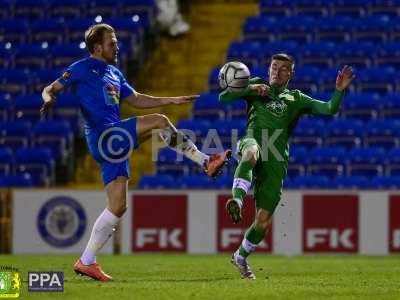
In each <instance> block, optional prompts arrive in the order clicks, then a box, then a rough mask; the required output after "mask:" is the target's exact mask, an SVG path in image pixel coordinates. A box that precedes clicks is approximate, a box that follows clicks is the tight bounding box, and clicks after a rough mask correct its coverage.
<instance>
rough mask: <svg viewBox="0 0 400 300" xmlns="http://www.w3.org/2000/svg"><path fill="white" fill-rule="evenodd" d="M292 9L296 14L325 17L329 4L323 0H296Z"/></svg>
mask: <svg viewBox="0 0 400 300" xmlns="http://www.w3.org/2000/svg"><path fill="white" fill-rule="evenodd" d="M294 11H295V14H296V15H302V16H312V17H326V16H327V15H328V14H329V6H327V5H326V2H325V1H323V0H297V1H295V6H294Z"/></svg>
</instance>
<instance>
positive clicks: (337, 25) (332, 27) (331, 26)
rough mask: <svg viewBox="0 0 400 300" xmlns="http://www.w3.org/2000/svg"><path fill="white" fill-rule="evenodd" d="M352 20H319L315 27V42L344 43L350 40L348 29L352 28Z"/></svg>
mask: <svg viewBox="0 0 400 300" xmlns="http://www.w3.org/2000/svg"><path fill="white" fill-rule="evenodd" d="M353 22H354V20H353V19H352V18H351V17H343V16H338V17H327V18H321V19H320V20H319V21H318V24H316V25H315V28H317V30H316V36H315V38H316V40H317V41H333V42H344V41H349V40H350V38H351V35H350V32H349V28H352V26H353Z"/></svg>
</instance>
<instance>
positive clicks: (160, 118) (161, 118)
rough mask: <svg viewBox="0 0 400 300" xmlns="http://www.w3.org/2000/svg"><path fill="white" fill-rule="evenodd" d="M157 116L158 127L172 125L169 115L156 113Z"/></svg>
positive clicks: (156, 123)
mask: <svg viewBox="0 0 400 300" xmlns="http://www.w3.org/2000/svg"><path fill="white" fill-rule="evenodd" d="M155 116H156V117H155V118H156V121H155V126H156V128H157V129H164V128H166V127H168V126H169V125H170V123H171V122H170V121H169V119H168V117H167V116H165V115H162V114H155Z"/></svg>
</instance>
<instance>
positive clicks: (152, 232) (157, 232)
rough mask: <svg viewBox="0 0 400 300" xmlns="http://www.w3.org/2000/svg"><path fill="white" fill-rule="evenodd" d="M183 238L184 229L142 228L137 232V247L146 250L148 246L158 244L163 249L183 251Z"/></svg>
mask: <svg viewBox="0 0 400 300" xmlns="http://www.w3.org/2000/svg"><path fill="white" fill-rule="evenodd" d="M181 236H182V229H179V228H175V229H167V228H142V229H138V230H137V231H136V246H137V247H138V248H144V247H145V246H146V245H149V244H151V245H154V244H155V243H156V244H157V245H158V247H160V248H161V249H165V248H168V247H172V248H176V249H181V248H183V244H182V242H181V240H180V238H181Z"/></svg>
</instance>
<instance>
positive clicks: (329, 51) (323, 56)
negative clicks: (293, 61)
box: [299, 42, 337, 68]
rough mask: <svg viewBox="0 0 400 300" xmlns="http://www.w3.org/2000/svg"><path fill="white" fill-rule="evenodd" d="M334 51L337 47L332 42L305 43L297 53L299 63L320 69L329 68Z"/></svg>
mask: <svg viewBox="0 0 400 300" xmlns="http://www.w3.org/2000/svg"><path fill="white" fill-rule="evenodd" d="M336 51H337V45H336V44H335V43H333V42H314V43H306V44H304V45H303V50H302V51H301V53H299V63H300V64H301V65H313V66H316V67H321V68H326V67H331V66H332V65H333V57H334V56H335V55H336Z"/></svg>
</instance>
